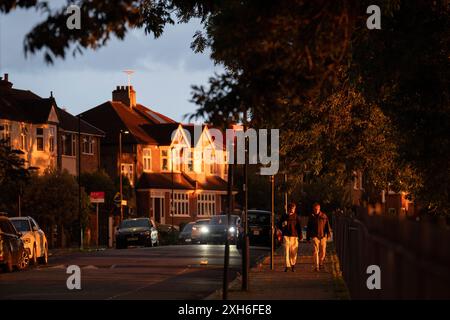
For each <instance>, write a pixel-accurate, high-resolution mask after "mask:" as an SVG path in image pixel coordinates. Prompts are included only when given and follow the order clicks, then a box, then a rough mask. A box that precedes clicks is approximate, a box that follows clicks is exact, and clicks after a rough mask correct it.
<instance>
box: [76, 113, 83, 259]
mask: <svg viewBox="0 0 450 320" xmlns="http://www.w3.org/2000/svg"><path fill="white" fill-rule="evenodd" d="M77 153H78V154H77V156H78V159H77V160H78V217H79V219H80V249H81V250H83V219H82V217H81V115H78V152H77Z"/></svg>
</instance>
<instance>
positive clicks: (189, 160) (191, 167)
mask: <svg viewBox="0 0 450 320" xmlns="http://www.w3.org/2000/svg"><path fill="white" fill-rule="evenodd" d="M186 158H187V171H188V172H193V171H194V152H193V151H192V150H191V151H189V154H187V155H186Z"/></svg>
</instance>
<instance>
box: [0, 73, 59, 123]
mask: <svg viewBox="0 0 450 320" xmlns="http://www.w3.org/2000/svg"><path fill="white" fill-rule="evenodd" d="M0 82H1V80H0ZM52 107H56V102H55V99H53V98H41V97H40V96H38V95H37V94H35V93H33V92H31V91H29V90H18V89H13V88H12V87H9V86H5V85H0V118H1V119H8V120H12V121H23V122H31V123H36V124H38V123H46V122H47V121H48V119H49V116H50V113H51V111H52Z"/></svg>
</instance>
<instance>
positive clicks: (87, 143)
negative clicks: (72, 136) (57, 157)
mask: <svg viewBox="0 0 450 320" xmlns="http://www.w3.org/2000/svg"><path fill="white" fill-rule="evenodd" d="M82 141H83V144H82V146H83V149H82V152H83V154H94V138H92V137H91V136H85V137H83V140H82Z"/></svg>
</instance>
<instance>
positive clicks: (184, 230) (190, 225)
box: [183, 222, 194, 232]
mask: <svg viewBox="0 0 450 320" xmlns="http://www.w3.org/2000/svg"><path fill="white" fill-rule="evenodd" d="M193 226H194V223H192V222H191V223H188V224H187V225H185V226H184V228H183V232H190V231H192V227H193Z"/></svg>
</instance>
